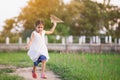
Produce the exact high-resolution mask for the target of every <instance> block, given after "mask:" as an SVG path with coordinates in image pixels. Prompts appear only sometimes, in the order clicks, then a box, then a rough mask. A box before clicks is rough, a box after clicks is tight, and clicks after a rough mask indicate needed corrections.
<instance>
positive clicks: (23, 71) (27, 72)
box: [0, 65, 61, 80]
mask: <svg viewBox="0 0 120 80" xmlns="http://www.w3.org/2000/svg"><path fill="white" fill-rule="evenodd" d="M1 68H13V69H15V72H14V73H11V75H18V76H21V77H24V78H25V80H61V79H60V78H59V76H58V75H56V74H55V73H53V72H52V71H49V70H47V71H46V75H47V79H42V78H40V75H41V74H40V70H41V69H40V68H38V69H37V76H38V77H37V79H33V78H32V72H31V71H32V67H27V68H16V67H14V66H4V65H0V69H1Z"/></svg>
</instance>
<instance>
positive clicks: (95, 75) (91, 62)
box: [0, 52, 120, 80]
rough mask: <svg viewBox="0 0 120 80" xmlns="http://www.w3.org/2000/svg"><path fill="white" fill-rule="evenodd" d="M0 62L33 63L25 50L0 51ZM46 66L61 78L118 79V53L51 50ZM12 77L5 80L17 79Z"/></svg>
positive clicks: (21, 64)
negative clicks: (58, 51) (54, 51)
mask: <svg viewBox="0 0 120 80" xmlns="http://www.w3.org/2000/svg"><path fill="white" fill-rule="evenodd" d="M0 64H4V65H13V66H17V67H28V66H32V65H33V63H32V61H31V60H30V58H29V57H28V55H27V54H26V52H13V53H12V52H9V53H3V52H1V53H0ZM48 68H49V69H51V70H53V71H54V72H55V73H57V74H58V75H60V77H61V78H62V80H119V79H120V54H87V53H86V54H82V53H68V54H66V53H61V54H59V53H57V52H56V53H53V52H51V53H50V60H49V61H48V62H47V69H48ZM2 76H3V77H4V76H6V74H5V75H4V74H0V80H1V78H3V77H2ZM8 77H9V76H8ZM9 78H10V77H9ZM13 78H15V77H13ZM13 78H12V79H11V78H10V79H6V80H17V79H13ZM2 80H5V79H2ZM18 80H19V79H18Z"/></svg>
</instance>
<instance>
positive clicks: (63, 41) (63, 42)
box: [62, 37, 65, 45]
mask: <svg viewBox="0 0 120 80" xmlns="http://www.w3.org/2000/svg"><path fill="white" fill-rule="evenodd" d="M62 44H63V45H64V44H65V38H64V37H62Z"/></svg>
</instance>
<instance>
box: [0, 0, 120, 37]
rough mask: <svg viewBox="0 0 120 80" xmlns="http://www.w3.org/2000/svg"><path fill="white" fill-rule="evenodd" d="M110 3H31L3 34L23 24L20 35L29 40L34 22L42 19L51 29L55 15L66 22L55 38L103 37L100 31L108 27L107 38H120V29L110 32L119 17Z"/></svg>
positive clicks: (81, 0) (85, 0)
mask: <svg viewBox="0 0 120 80" xmlns="http://www.w3.org/2000/svg"><path fill="white" fill-rule="evenodd" d="M103 1H105V0H103ZM105 2H107V0H106V1H105ZM51 3H52V4H51ZM109 3H110V0H109V1H108V2H107V4H106V5H105V4H104V3H103V4H101V3H96V2H93V1H91V0H72V1H71V3H69V4H64V3H63V2H62V0H34V1H33V0H29V2H28V4H27V6H25V7H24V8H23V9H22V11H21V12H20V14H19V16H17V17H16V18H12V19H8V20H6V22H5V25H4V31H3V32H2V35H4V36H11V32H10V30H11V29H12V28H15V26H14V25H17V24H18V23H20V22H23V23H22V24H23V27H24V31H23V32H22V33H21V34H19V35H22V36H23V38H26V37H27V36H29V35H30V31H32V30H34V23H35V21H36V20H38V19H42V20H43V21H44V22H45V29H46V30H49V29H51V27H52V23H51V22H50V19H49V17H50V14H54V15H56V16H57V17H59V18H60V19H62V20H63V21H64V23H63V24H58V25H57V28H56V30H55V33H54V34H55V35H56V34H57V35H62V36H66V35H74V36H80V35H86V36H93V35H94V36H95V35H100V33H99V30H100V29H102V28H103V27H105V28H106V29H107V33H106V35H111V36H112V37H119V35H118V32H119V31H120V30H119V26H118V28H117V29H116V30H111V29H109V22H111V25H113V24H115V23H116V22H117V19H119V18H120V11H119V8H118V7H116V6H112V5H110V4H109ZM17 26H19V24H18V25H17Z"/></svg>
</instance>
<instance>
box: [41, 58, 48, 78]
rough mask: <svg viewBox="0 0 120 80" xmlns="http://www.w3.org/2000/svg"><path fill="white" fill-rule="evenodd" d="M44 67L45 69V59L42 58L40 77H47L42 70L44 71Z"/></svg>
mask: <svg viewBox="0 0 120 80" xmlns="http://www.w3.org/2000/svg"><path fill="white" fill-rule="evenodd" d="M45 69H46V60H43V61H42V70H41V73H42V74H41V77H42V78H47V77H46V75H45V73H44V72H45Z"/></svg>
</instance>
